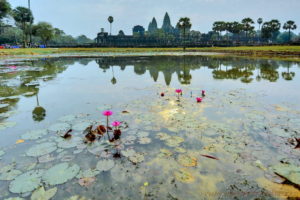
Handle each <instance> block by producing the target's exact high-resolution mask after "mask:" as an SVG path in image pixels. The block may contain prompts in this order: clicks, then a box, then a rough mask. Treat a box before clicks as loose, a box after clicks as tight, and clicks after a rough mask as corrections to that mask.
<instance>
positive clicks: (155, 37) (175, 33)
mask: <svg viewBox="0 0 300 200" xmlns="http://www.w3.org/2000/svg"><path fill="white" fill-rule="evenodd" d="M95 42H96V45H97V46H102V47H179V46H182V45H183V42H184V43H185V45H187V46H207V45H208V44H207V43H205V42H204V41H203V40H201V34H200V32H197V31H190V30H188V31H187V34H186V38H185V39H184V38H183V36H182V34H181V31H180V30H179V28H178V27H176V26H175V27H174V26H172V24H171V20H170V17H169V14H168V13H166V14H165V17H164V20H163V24H162V27H161V28H159V27H158V25H157V21H156V19H155V17H153V19H152V21H151V22H150V23H149V25H148V30H147V31H146V30H145V28H144V27H143V26H141V25H136V26H134V27H133V28H132V35H125V34H124V32H123V31H122V30H120V31H119V33H118V35H109V34H108V32H105V31H104V29H103V28H102V29H101V32H100V33H98V34H97V37H96V39H95Z"/></svg>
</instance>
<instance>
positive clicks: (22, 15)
mask: <svg viewBox="0 0 300 200" xmlns="http://www.w3.org/2000/svg"><path fill="white" fill-rule="evenodd" d="M12 15H13V18H14V20H15V21H16V23H17V25H18V26H19V27H20V28H21V29H22V31H23V41H24V47H26V30H27V27H26V25H27V24H28V23H32V22H33V16H32V12H31V11H30V10H29V9H28V8H25V7H17V8H15V9H14V10H13V13H12Z"/></svg>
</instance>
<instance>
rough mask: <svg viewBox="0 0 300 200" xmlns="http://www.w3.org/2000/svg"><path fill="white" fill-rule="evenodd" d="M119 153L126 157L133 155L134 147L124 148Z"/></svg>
mask: <svg viewBox="0 0 300 200" xmlns="http://www.w3.org/2000/svg"><path fill="white" fill-rule="evenodd" d="M121 153H122V155H123V156H125V157H127V158H128V157H130V156H133V155H134V154H135V153H136V152H135V150H134V149H126V150H123V151H121Z"/></svg>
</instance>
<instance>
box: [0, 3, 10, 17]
mask: <svg viewBox="0 0 300 200" xmlns="http://www.w3.org/2000/svg"><path fill="white" fill-rule="evenodd" d="M10 10H11V8H10V4H9V3H8V2H7V1H6V0H0V21H1V20H2V19H3V18H4V17H6V16H7V15H8V14H9V12H10Z"/></svg>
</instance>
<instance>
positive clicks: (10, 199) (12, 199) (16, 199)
mask: <svg viewBox="0 0 300 200" xmlns="http://www.w3.org/2000/svg"><path fill="white" fill-rule="evenodd" d="M4 200H24V199H23V198H20V197H10V198H8V199H4Z"/></svg>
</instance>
